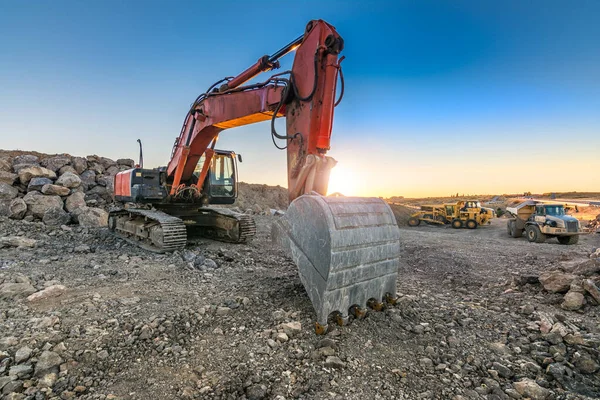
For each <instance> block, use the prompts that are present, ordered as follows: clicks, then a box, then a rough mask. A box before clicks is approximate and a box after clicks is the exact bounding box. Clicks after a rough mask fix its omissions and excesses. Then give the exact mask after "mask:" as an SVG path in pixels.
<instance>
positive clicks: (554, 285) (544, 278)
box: [539, 271, 577, 293]
mask: <svg viewBox="0 0 600 400" xmlns="http://www.w3.org/2000/svg"><path fill="white" fill-rule="evenodd" d="M575 279H577V276H576V275H573V274H565V273H564V272H561V271H547V272H542V273H541V274H540V277H539V280H540V283H541V284H542V286H544V289H546V290H547V291H549V292H553V293H566V292H567V291H568V290H569V288H570V287H571V283H572V282H573V281H574V280H575Z"/></svg>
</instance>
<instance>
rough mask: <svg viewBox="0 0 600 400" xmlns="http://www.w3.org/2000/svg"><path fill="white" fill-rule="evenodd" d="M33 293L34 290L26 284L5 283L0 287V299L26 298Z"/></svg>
mask: <svg viewBox="0 0 600 400" xmlns="http://www.w3.org/2000/svg"><path fill="white" fill-rule="evenodd" d="M35 292H36V290H35V288H34V287H33V286H32V285H31V284H30V283H28V282H6V283H3V284H2V285H0V299H8V300H10V299H15V298H19V297H27V296H29V295H30V294H33V293H35Z"/></svg>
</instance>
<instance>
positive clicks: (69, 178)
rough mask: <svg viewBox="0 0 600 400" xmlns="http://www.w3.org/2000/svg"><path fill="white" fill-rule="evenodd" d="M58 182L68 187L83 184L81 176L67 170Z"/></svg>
mask: <svg viewBox="0 0 600 400" xmlns="http://www.w3.org/2000/svg"><path fill="white" fill-rule="evenodd" d="M56 184H57V185H60V186H64V187H67V188H76V187H78V186H79V185H81V178H80V177H79V175H76V174H74V173H72V172H65V173H64V174H62V175H61V176H60V178H58V180H57V181H56Z"/></svg>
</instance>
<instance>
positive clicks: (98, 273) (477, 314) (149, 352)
mask: <svg viewBox="0 0 600 400" xmlns="http://www.w3.org/2000/svg"><path fill="white" fill-rule="evenodd" d="M275 218H278V217H273V216H256V220H257V226H258V233H257V236H256V238H255V239H254V240H253V241H252V242H251V243H249V244H240V245H232V244H225V243H220V242H214V241H211V240H206V239H196V240H195V241H194V242H193V243H192V244H190V245H189V246H188V248H187V249H186V252H185V254H182V253H175V254H168V255H159V254H154V253H150V252H147V251H144V250H141V249H138V248H135V247H133V246H131V245H130V244H127V243H126V242H123V241H121V240H119V239H117V238H115V237H113V236H112V235H111V234H110V233H108V232H107V231H106V230H105V229H100V230H91V229H90V230H87V229H83V228H79V227H74V228H72V229H71V230H65V229H61V228H51V227H46V226H43V225H41V224H35V223H31V224H26V223H23V222H15V221H11V220H7V219H3V220H1V221H0V236H15V235H17V236H25V237H28V238H32V239H35V240H37V245H36V247H34V248H31V249H17V248H4V249H0V268H1V269H0V276H3V277H4V279H13V280H14V279H15V278H14V277H15V276H18V277H23V278H18V279H27V280H29V281H30V282H31V284H32V285H33V286H34V287H35V288H36V289H40V288H43V287H44V286H48V285H49V284H54V283H60V284H62V285H64V286H66V291H65V292H64V293H63V294H62V295H61V296H59V297H54V298H51V299H48V300H46V301H43V302H28V301H26V300H25V299H24V297H23V296H18V295H16V296H13V297H6V298H4V299H0V309H1V310H2V317H1V319H0V338H2V340H0V351H6V352H7V353H8V354H12V353H13V352H14V351H15V350H16V349H19V348H21V347H23V346H28V347H29V348H33V355H32V357H35V356H36V355H39V352H41V351H43V349H46V348H48V349H49V348H53V349H54V348H56V344H58V343H64V347H65V348H66V350H65V349H63V350H62V353H59V354H61V358H62V359H63V361H64V365H63V366H61V370H62V372H60V373H59V374H58V381H57V382H63V383H62V384H61V385H62V386H59V387H58V388H57V386H56V385H55V386H54V389H53V390H54V394H55V395H57V396H59V397H57V398H70V397H69V396H72V397H78V398H83V399H132V400H133V399H192V398H199V399H204V398H207V399H263V398H264V399H295V398H299V399H379V398H380V399H393V398H395V399H419V398H425V399H453V398H454V399H462V398H469V399H471V398H473V399H476V398H480V399H505V398H506V399H508V398H521V395H522V394H523V393H521V394H520V390H517V386H518V385H515V382H517V381H520V380H523V379H531V380H532V381H535V382H536V385H538V387H539V388H540V390H539V391H538V392H536V393H538V394H536V395H531V394H528V393H529V392H525V394H524V395H523V398H525V395H528V396H529V397H531V398H548V399H550V398H565V399H566V398H593V397H594V396H596V395H598V394H599V393H600V377H599V372H595V373H587V374H583V373H579V372H577V371H579V369H578V368H577V367H573V370H574V371H576V372H575V376H574V377H573V378H572V379H573V382H577V384H573V385H565V384H564V383H561V382H559V380H558V379H553V377H552V375H551V374H549V373H548V372H547V371H546V368H547V364H545V361H542V360H540V359H539V357H538V354H537V353H536V351H537V350H539V346H542V347H543V346H546V348H545V350H546V352H548V351H547V350H548V349H547V344H546V345H544V344H543V343H542V344H541V345H538V344H537V343H539V342H541V341H542V338H541V336H540V333H539V330H538V331H537V332H536V330H535V328H532V323H533V322H535V321H537V320H539V319H540V315H541V314H540V313H548V314H550V315H556V314H560V317H556V318H558V319H559V320H563V319H564V320H565V321H568V322H569V323H571V324H573V325H575V326H577V327H579V328H580V329H582V331H584V332H587V333H589V334H591V335H598V334H599V333H600V325H599V322H598V321H599V320H600V319H599V314H600V312H599V310H598V309H599V308H600V307H597V306H596V307H594V306H590V305H588V306H585V308H584V310H583V311H578V312H573V311H565V310H562V309H561V308H560V303H561V301H562V296H560V295H556V294H550V293H547V292H545V291H544V290H543V289H542V287H541V286H540V285H539V284H537V285H536V284H533V283H532V284H525V285H517V286H515V285H514V284H511V282H513V281H514V280H513V277H522V276H537V275H538V274H539V273H540V272H543V271H544V270H548V269H552V268H555V267H557V266H559V265H560V263H562V262H565V261H574V260H582V261H583V260H586V259H587V257H588V255H589V254H590V252H591V251H592V249H593V248H596V247H600V235H598V234H595V235H586V236H582V237H581V240H580V242H579V244H577V245H574V246H563V245H559V244H558V242H557V241H556V239H553V240H551V241H548V242H547V243H544V244H534V243H529V242H528V241H527V240H526V239H525V238H520V239H513V238H510V237H508V236H507V234H506V229H505V220H504V219H496V220H494V221H493V223H492V224H491V225H489V226H484V227H480V228H479V229H476V230H466V229H464V230H454V229H451V228H449V227H438V226H427V225H424V226H419V227H417V228H409V227H401V247H402V254H403V255H402V260H401V267H400V270H399V274H398V283H397V289H398V295H399V296H400V299H399V301H398V303H397V304H396V306H394V307H390V308H387V309H386V310H384V311H382V312H369V314H368V315H367V317H366V318H365V319H363V320H354V321H351V323H350V324H349V325H348V326H344V327H335V328H334V329H333V330H332V331H331V332H330V333H329V334H327V335H325V336H317V335H315V333H314V331H313V327H312V326H313V322H314V318H315V315H314V312H313V309H312V305H311V303H310V301H309V299H308V297H307V295H306V293H305V291H304V288H303V286H302V284H301V283H300V280H299V278H298V274H297V271H296V267H295V266H294V264H293V263H292V262H291V261H290V260H289V259H288V258H287V257H286V256H285V254H284V253H283V252H282V251H281V250H280V249H279V248H278V247H276V246H275V245H274V244H272V243H271V238H270V225H271V223H272V222H273V221H274V219H275ZM182 256H183V257H182ZM198 257H204V258H205V259H211V260H213V261H214V262H215V264H216V266H217V268H208V269H206V268H204V269H198V268H195V267H194V266H193V261H190V260H193V259H195V258H196V259H197V258H198ZM184 258H185V259H184ZM186 260H187V261H186ZM204 264H206V265H213V264H212V263H206V262H205V263H204ZM213 266H214V265H213ZM49 282H50V283H49ZM44 321H46V323H43V322H44ZM298 323H299V324H298ZM7 338H9V339H7ZM44 346H46V347H44ZM565 346H566V345H565ZM60 348H62V347H60ZM536 349H537V350H536ZM568 349H569V347H566V351H568ZM53 351H54V350H53ZM56 351H57V352H58V350H56ZM549 353H550V354H552V352H549ZM590 354H591V355H590V357H592V359H596V360H597V357H598V353H597V351H596V353H594V351H592V350H590ZM30 380H31V379H30ZM27 381H28V379H27V377H26V378H25V379H23V382H24V385H25V388H24V389H23V393H27V392H26V386H27ZM33 382H35V381H33ZM38 386H39V385H38ZM77 388H78V390H77ZM536 390H537V389H536ZM45 392H46V393H48V398H49V397H51V395H50V394H49V393H50V392H48V391H47V390H46V391H45ZM29 393H36V391H35V390H33V389H30V390H29ZM535 396H538V397H535ZM539 396H541V397H539ZM586 396H588V397H586ZM7 398H8V397H7ZM23 398H25V397H23ZM30 398H36V399H37V398H38V397H30ZM40 398H44V397H40Z"/></svg>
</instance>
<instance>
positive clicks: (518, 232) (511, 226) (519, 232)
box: [506, 221, 523, 238]
mask: <svg viewBox="0 0 600 400" xmlns="http://www.w3.org/2000/svg"><path fill="white" fill-rule="evenodd" d="M506 226H507V227H508V234H509V235H510V237H513V238H520V237H521V236H523V229H519V228H517V223H516V222H515V221H508V223H507V224H506Z"/></svg>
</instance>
